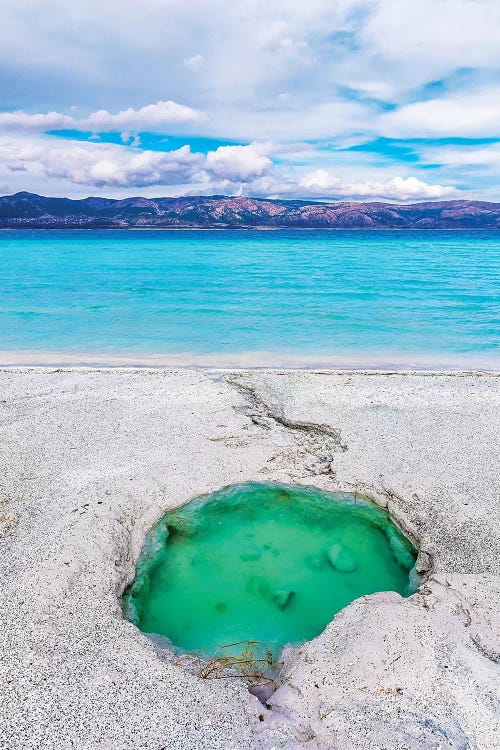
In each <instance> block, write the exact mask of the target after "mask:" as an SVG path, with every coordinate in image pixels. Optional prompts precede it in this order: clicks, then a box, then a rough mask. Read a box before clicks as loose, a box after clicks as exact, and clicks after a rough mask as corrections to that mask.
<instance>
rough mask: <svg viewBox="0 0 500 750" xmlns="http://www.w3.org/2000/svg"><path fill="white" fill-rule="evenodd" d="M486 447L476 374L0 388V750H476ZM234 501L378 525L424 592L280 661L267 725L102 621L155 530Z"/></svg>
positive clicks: (353, 612) (492, 749) (488, 673)
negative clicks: (355, 497) (309, 496)
mask: <svg viewBox="0 0 500 750" xmlns="http://www.w3.org/2000/svg"><path fill="white" fill-rule="evenodd" d="M318 425H319V427H318ZM499 432H500V377H499V376H498V375H496V374H494V373H488V374H485V373H483V374H479V373H478V374H465V373H463V374H450V373H448V374H429V373H426V374H408V373H407V374H401V373H400V374H389V373H385V374H379V373H357V372H345V373H342V372H337V373H335V372H313V371H307V372H306V371H284V372H280V371H277V370H274V371H257V370H254V371H237V372H229V371H221V370H204V371H195V370H181V369H179V370H165V369H157V370H145V369H144V370H120V369H115V370H92V369H80V370H78V369H73V370H71V369H69V370H61V369H57V370H54V369H47V368H46V369H36V368H35V369H31V370H30V369H11V370H4V371H1V372H0V529H1V532H0V533H2V537H1V539H0V568H1V570H0V576H1V578H0V580H1V582H2V585H1V595H0V596H1V598H0V607H1V610H0V617H1V620H0V622H1V625H0V632H1V636H2V638H1V652H0V655H1V672H0V748H2V750H34V749H35V748H40V749H41V748H43V750H52V749H54V750H70V749H71V750H161V749H162V748H168V749H169V750H171V749H172V750H196V749H197V748H203V749H204V750H240V749H241V750H243V749H244V750H262V749H265V750H270V749H271V748H275V749H276V750H278V748H286V750H297V749H298V748H304V749H305V750H351V748H352V749H354V748H356V749H362V750H376V748H380V749H381V750H382V748H383V749H384V750H403V748H408V749H409V750H438V748H441V750H444V749H445V748H457V749H458V748H460V750H466V748H470V749H471V750H497V748H498V747H499V746H500V705H499V696H500V620H499V614H498V612H499V604H500V576H499V573H500V497H499V493H500V486H499V471H498V469H499V462H498V453H499V450H498V449H499V444H500V440H499ZM247 480H260V481H262V480H279V481H286V482H302V483H305V484H310V485H314V486H317V487H320V488H323V489H328V490H338V489H341V490H346V489H347V490H350V491H353V492H354V491H355V492H359V493H360V494H364V495H368V496H370V497H372V498H373V499H375V500H376V501H377V502H379V503H381V504H383V505H388V507H389V510H390V512H391V514H392V516H393V518H394V519H395V520H396V522H398V523H399V524H400V525H401V526H402V527H403V528H404V529H405V530H406V532H407V533H408V534H409V535H410V536H411V537H412V538H413V539H414V541H415V542H416V543H417V544H418V546H419V547H420V549H421V550H422V552H421V554H420V557H419V566H420V568H421V570H422V571H425V575H426V577H427V580H426V582H425V584H424V585H423V587H422V588H421V590H420V592H419V593H418V594H416V595H414V596H413V597H411V598H410V599H402V598H401V597H399V596H398V595H397V594H394V593H381V594H376V595H373V596H369V597H363V598H362V599H360V600H358V601H356V602H354V603H353V604H352V605H350V606H349V607H347V608H346V609H345V610H343V612H341V613H339V615H337V616H336V617H335V619H334V621H333V622H332V623H331V624H330V625H329V626H328V627H327V629H326V630H325V631H324V633H322V634H321V635H320V636H319V637H318V638H316V639H315V640H313V641H311V642H310V643H308V644H305V645H304V646H303V647H302V648H301V649H295V650H293V649H290V650H288V652H287V654H286V655H285V656H286V658H285V666H284V668H283V673H282V677H281V684H280V686H279V688H278V690H277V692H276V693H274V695H273V696H272V697H271V699H270V705H271V706H272V709H271V710H268V709H266V708H265V707H264V706H262V705H261V704H260V703H259V702H258V700H257V698H255V697H254V696H252V695H250V693H249V692H248V691H247V689H246V687H245V685H244V684H243V683H242V682H240V681H237V680H231V679H221V680H203V679H200V678H199V677H196V676H194V675H192V674H189V673H188V672H187V671H185V670H184V669H183V668H182V667H181V666H179V664H177V663H176V662H175V660H173V659H165V658H160V656H159V655H158V653H157V652H156V651H155V648H154V646H153V645H152V643H151V642H150V641H149V640H148V639H147V638H146V637H145V636H144V635H143V634H142V633H140V632H139V631H138V630H137V629H136V628H135V627H134V626H133V625H132V624H131V623H129V622H127V621H125V620H124V619H123V617H122V615H121V609H120V595H121V593H122V591H123V589H124V587H125V586H126V584H127V583H128V582H129V581H130V580H131V579H132V577H133V571H134V563H135V561H136V559H137V557H138V555H139V552H140V547H141V544H142V541H143V539H144V534H145V533H146V531H147V530H148V528H150V526H151V525H152V524H153V523H154V522H155V521H156V520H157V519H158V518H159V516H160V515H161V514H162V512H163V511H164V510H165V509H166V508H170V507H173V506H175V505H178V504H181V503H184V502H185V501H187V500H188V499H190V498H191V497H193V496H195V495H197V494H200V493H206V492H210V491H213V490H215V489H218V488H220V487H222V486H224V485H226V484H230V483H233V482H240V481H247Z"/></svg>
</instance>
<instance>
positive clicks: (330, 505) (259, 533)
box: [123, 483, 418, 661]
mask: <svg viewBox="0 0 500 750" xmlns="http://www.w3.org/2000/svg"><path fill="white" fill-rule="evenodd" d="M416 554H417V553H416V550H415V548H414V547H413V545H412V544H411V543H410V541H409V540H408V539H407V538H406V537H405V536H404V535H403V534H402V532H401V531H400V530H399V529H398V528H397V527H396V526H395V525H394V524H393V522H392V521H391V519H390V518H389V515H388V514H387V512H386V511H384V510H382V509H380V508H378V507H377V506H375V505H373V504H372V503H370V502H369V501H367V500H363V499H360V498H359V497H356V498H355V497H353V496H350V495H346V494H336V493H325V492H320V491H319V490H316V489H312V488H305V487H299V486H293V487H292V486H286V485H277V484H271V483H267V484H266V483H247V484H240V485H233V486H230V487H226V488H224V489H222V490H219V491H217V492H214V493H213V494H211V495H207V496H205V497H202V498H197V499H195V500H193V501H191V502H189V503H187V504H186V505H184V506H182V507H179V508H177V509H175V510H172V511H168V512H167V513H165V515H164V516H163V517H162V519H161V520H160V521H159V522H158V523H157V524H156V526H155V527H154V528H153V529H152V530H151V531H150V532H149V534H148V535H147V537H146V540H145V543H144V547H143V550H142V553H141V556H140V559H139V561H138V563H137V566H136V576H135V579H134V581H133V582H132V584H131V586H130V587H129V588H128V590H127V591H126V592H125V594H124V601H123V603H124V612H125V615H126V617H127V618H128V619H130V620H131V621H132V622H133V623H134V624H135V625H136V626H137V627H138V628H140V630H142V631H143V632H144V633H147V634H151V635H156V636H162V637H164V638H167V639H168V641H169V642H170V643H171V644H172V647H173V648H174V649H177V650H179V651H181V652H196V653H197V654H198V655H199V656H201V657H202V658H205V659H208V658H210V657H211V656H213V655H214V653H217V654H225V655H227V654H228V653H232V654H238V653H239V652H241V653H245V649H248V648H249V646H248V642H252V644H254V645H253V646H252V647H251V648H254V647H257V648H258V649H259V652H260V654H263V653H265V654H268V655H269V659H270V661H271V660H274V659H275V658H276V657H277V655H278V654H279V652H280V650H281V649H282V647H283V646H284V645H285V644H287V643H294V644H296V643H301V642H304V641H306V640H310V639H312V638H314V637H315V636H317V635H319V633H320V632H321V631H322V630H323V629H324V628H325V626H326V625H327V624H328V622H330V621H331V620H332V618H333V617H334V615H335V614H336V613H337V612H339V611H340V610H341V609H343V608H344V607H345V606H347V605H348V604H349V603H350V602H352V601H353V600H354V599H357V598H358V597H360V596H363V595H365V594H371V593H375V592H377V591H397V592H398V593H399V594H401V595H402V596H409V595H410V594H412V593H413V592H414V591H415V590H416V588H417V585H418V578H417V576H416V574H415V568H414V565H415V560H416ZM231 644H235V645H231ZM228 649H229V650H228ZM266 658H267V657H266Z"/></svg>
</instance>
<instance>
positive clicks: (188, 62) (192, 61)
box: [182, 55, 205, 72]
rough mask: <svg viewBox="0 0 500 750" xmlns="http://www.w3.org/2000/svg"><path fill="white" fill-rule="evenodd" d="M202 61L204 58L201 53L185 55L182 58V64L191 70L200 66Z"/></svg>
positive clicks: (196, 69) (195, 69)
mask: <svg viewBox="0 0 500 750" xmlns="http://www.w3.org/2000/svg"><path fill="white" fill-rule="evenodd" d="M204 62H205V60H204V57H203V55H193V56H192V57H187V58H186V59H185V60H183V61H182V64H183V65H184V67H185V68H187V69H188V70H193V71H195V72H196V71H198V70H200V69H201V68H202V66H203V63H204Z"/></svg>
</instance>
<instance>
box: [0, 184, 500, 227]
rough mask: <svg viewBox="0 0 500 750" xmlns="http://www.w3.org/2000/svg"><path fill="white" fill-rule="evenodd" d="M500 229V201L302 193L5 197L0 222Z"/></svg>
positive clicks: (22, 224) (32, 224)
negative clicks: (290, 196)
mask: <svg viewBox="0 0 500 750" xmlns="http://www.w3.org/2000/svg"><path fill="white" fill-rule="evenodd" d="M2 228H3V229H128V228H137V229H141V228H144V229H146V228H158V229H160V228H165V229H168V228H177V229H189V228H196V229H200V228H201V229H216V228H218V229H250V228H253V229H271V228H274V229H279V228H289V229H327V228H332V229H500V203H488V202H486V201H468V200H453V201H439V202H434V203H414V204H406V205H400V204H393V203H382V202H373V203H356V202H336V203H324V202H318V201H304V200H270V199H262V198H245V197H228V196H222V195H213V196H184V197H181V198H125V199H123V200H115V199H112V198H83V199H81V200H71V199H69V198H46V197H43V196H41V195H36V194H34V193H26V192H22V193H15V194H14V195H5V196H3V197H0V229H2Z"/></svg>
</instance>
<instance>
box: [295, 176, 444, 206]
mask: <svg viewBox="0 0 500 750" xmlns="http://www.w3.org/2000/svg"><path fill="white" fill-rule="evenodd" d="M299 188H302V189H303V194H304V195H306V194H307V195H312V196H316V197H318V198H325V197H327V196H332V197H338V198H340V197H343V198H345V197H352V198H385V199H389V200H396V201H408V200H429V199H447V198H456V197H457V196H458V195H459V191H458V190H457V189H456V188H455V187H451V186H446V185H429V184H428V183H427V182H424V181H423V180H419V179H417V178H416V177H406V178H404V177H391V178H390V179H388V180H386V181H385V182H381V181H374V182H368V181H367V182H353V183H349V182H344V181H343V180H341V179H340V178H339V177H336V176H335V175H332V174H331V173H330V172H327V171H326V170H325V169H318V170H316V171H315V172H310V173H308V174H306V175H304V177H303V178H302V179H301V180H300V182H299Z"/></svg>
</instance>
